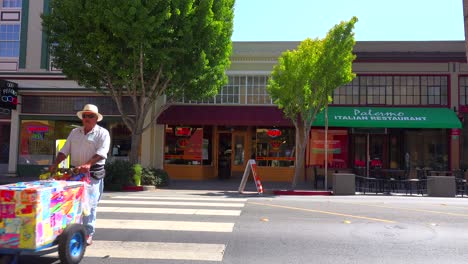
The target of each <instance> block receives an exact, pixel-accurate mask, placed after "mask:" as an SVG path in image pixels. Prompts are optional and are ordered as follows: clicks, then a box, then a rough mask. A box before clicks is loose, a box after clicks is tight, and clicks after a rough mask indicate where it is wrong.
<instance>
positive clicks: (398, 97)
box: [393, 76, 421, 105]
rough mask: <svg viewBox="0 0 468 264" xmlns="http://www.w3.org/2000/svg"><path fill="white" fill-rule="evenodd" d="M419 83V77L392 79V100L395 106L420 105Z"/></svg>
mask: <svg viewBox="0 0 468 264" xmlns="http://www.w3.org/2000/svg"><path fill="white" fill-rule="evenodd" d="M420 87H421V82H420V78H419V76H395V77H393V98H394V104H396V105H419V104H421V88H420Z"/></svg>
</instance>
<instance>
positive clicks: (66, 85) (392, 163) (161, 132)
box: [0, 0, 468, 181]
mask: <svg viewBox="0 0 468 264" xmlns="http://www.w3.org/2000/svg"><path fill="white" fill-rule="evenodd" d="M0 3H1V6H0V8H1V9H0V13H1V16H0V18H1V20H0V79H2V80H5V81H9V82H12V83H15V84H17V85H18V89H17V93H18V99H17V100H18V103H19V104H18V105H16V109H7V108H0V146H1V153H0V175H3V174H5V173H10V174H18V175H27V174H32V173H36V172H37V170H38V169H39V168H42V167H45V166H47V165H48V164H50V163H51V162H52V161H53V159H54V157H55V155H56V152H57V147H58V146H57V145H59V144H60V142H61V141H63V140H64V139H65V138H66V136H67V134H68V132H69V131H70V130H71V129H72V128H73V127H75V126H77V125H80V120H79V119H78V118H77V117H76V115H75V113H76V111H78V110H81V109H82V107H83V105H84V104H86V103H93V104H96V105H97V106H98V107H99V109H100V112H102V113H103V114H104V116H105V118H104V121H103V122H102V125H103V126H104V127H106V128H108V129H109V131H110V132H111V137H112V148H111V153H109V154H110V156H111V157H113V158H122V157H125V156H126V155H127V152H128V150H129V148H130V137H129V131H128V129H126V128H125V126H124V125H123V123H122V122H121V120H120V117H119V113H118V111H117V109H116V107H115V105H114V103H113V102H112V100H111V98H110V97H106V96H102V95H100V94H97V93H95V92H94V91H92V90H90V89H87V88H86V87H80V86H79V85H77V83H76V82H74V81H72V80H68V79H67V78H66V77H65V76H64V75H63V74H61V72H60V71H59V70H58V69H53V68H51V67H50V56H49V54H48V47H47V45H46V42H45V38H46V36H44V35H43V33H42V31H41V28H40V24H41V20H40V14H41V13H43V12H47V10H48V0H35V1H28V0H23V1H21V0H18V1H11V0H10V1H1V0H0ZM298 44H299V42H292V41H291V42H234V43H233V53H232V56H231V61H232V62H231V66H230V68H229V69H228V70H227V72H226V73H227V75H228V79H229V82H228V84H227V85H225V86H224V87H222V88H221V89H220V92H219V94H218V95H216V96H215V97H213V98H208V99H206V100H203V101H197V102H193V101H182V102H180V103H178V104H174V105H171V106H170V107H169V108H168V109H167V110H166V111H164V112H163V113H162V114H161V116H160V117H159V118H158V120H157V123H156V124H154V125H153V126H152V127H151V128H150V129H149V130H147V131H146V132H145V134H144V136H143V142H142V143H143V144H142V145H141V146H142V148H141V150H140V153H141V157H140V160H141V163H142V164H143V165H144V166H152V167H159V168H164V169H165V170H167V171H168V172H169V174H170V176H171V177H172V178H180V179H187V178H188V179H213V178H218V177H219V178H225V177H238V176H240V175H241V174H242V172H243V170H244V168H245V165H246V162H247V160H248V159H251V158H253V159H255V160H256V161H257V164H258V167H259V169H260V175H261V176H262V178H263V179H264V180H272V181H289V180H290V179H291V177H292V174H293V170H294V166H295V162H294V160H295V130H294V126H293V125H292V123H291V122H290V121H289V120H287V119H285V118H283V116H282V112H281V110H279V109H278V108H277V107H276V106H275V105H274V103H273V102H272V100H271V98H270V97H269V95H268V93H267V91H266V85H267V82H268V78H269V76H270V73H271V70H272V68H273V66H274V65H275V64H276V63H277V59H278V56H279V55H280V54H281V53H282V52H283V51H285V50H287V49H294V48H296V46H297V45H298ZM355 53H356V55H357V59H356V61H355V62H354V64H353V71H354V72H355V73H356V74H357V77H356V78H355V79H354V80H353V81H352V82H351V83H350V84H347V85H344V86H343V87H339V88H337V89H336V90H335V92H334V95H333V103H332V104H331V105H330V108H329V126H330V128H329V129H328V131H327V146H325V140H324V139H325V129H324V123H325V122H324V120H323V116H322V115H321V116H318V119H317V120H316V122H315V123H314V124H313V128H312V132H311V135H310V141H309V144H308V148H307V150H306V151H307V153H306V166H308V167H310V166H313V165H317V166H323V165H324V161H325V156H324V155H325V148H326V147H327V149H328V155H327V160H328V166H329V167H330V168H333V169H334V170H335V169H336V170H352V169H353V168H354V167H356V166H362V164H370V163H371V162H373V163H374V164H375V163H379V164H381V166H383V167H385V168H403V167H404V166H405V155H406V153H408V154H409V156H410V160H411V166H412V168H417V167H434V169H455V168H459V167H464V166H466V163H467V162H468V142H467V141H468V140H467V136H468V132H467V129H465V128H464V126H465V124H464V121H465V118H464V116H465V113H466V112H468V107H467V105H468V89H467V88H468V64H467V63H466V56H465V45H464V42H463V41H423V42H404V41H402V42H398V41H397V42H359V41H358V42H357V44H356V47H355ZM460 120H461V121H462V122H460ZM307 177H310V176H309V175H307V174H305V175H304V178H307Z"/></svg>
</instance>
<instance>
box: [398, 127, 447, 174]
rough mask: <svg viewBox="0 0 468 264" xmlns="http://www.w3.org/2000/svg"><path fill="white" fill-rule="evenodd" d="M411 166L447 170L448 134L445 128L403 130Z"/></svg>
mask: <svg viewBox="0 0 468 264" xmlns="http://www.w3.org/2000/svg"><path fill="white" fill-rule="evenodd" d="M405 142H406V146H407V152H408V153H409V154H410V162H411V163H410V164H412V167H419V168H424V167H427V168H430V169H433V170H448V168H449V164H448V136H447V131H446V130H445V129H437V130H436V129H424V130H423V129H415V130H409V131H405Z"/></svg>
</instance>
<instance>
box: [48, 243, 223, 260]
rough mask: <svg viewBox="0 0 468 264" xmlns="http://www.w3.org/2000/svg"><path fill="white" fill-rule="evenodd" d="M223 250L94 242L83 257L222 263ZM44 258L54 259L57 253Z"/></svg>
mask: <svg viewBox="0 0 468 264" xmlns="http://www.w3.org/2000/svg"><path fill="white" fill-rule="evenodd" d="M225 249H226V246H225V245H223V244H203V243H161V242H133V241H101V240H95V241H93V245H92V246H90V247H87V248H86V252H85V257H96V258H102V259H104V258H106V259H107V258H110V259H112V258H123V259H148V260H150V259H152V260H155V259H168V260H169V259H170V260H198V261H222V260H223V255H224V251H225ZM44 256H49V257H55V256H57V253H56V252H55V253H51V254H46V255H44Z"/></svg>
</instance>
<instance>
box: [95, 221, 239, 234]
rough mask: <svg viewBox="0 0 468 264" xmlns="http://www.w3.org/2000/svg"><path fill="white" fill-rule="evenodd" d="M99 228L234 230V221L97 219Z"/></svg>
mask: <svg viewBox="0 0 468 264" xmlns="http://www.w3.org/2000/svg"><path fill="white" fill-rule="evenodd" d="M96 228H98V229H125V230H128V229H138V230H171V231H195V232H232V231H233V229H234V223H223V222H192V221H157V220H127V219H125V220H124V219H101V218H98V219H97V221H96Z"/></svg>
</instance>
